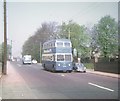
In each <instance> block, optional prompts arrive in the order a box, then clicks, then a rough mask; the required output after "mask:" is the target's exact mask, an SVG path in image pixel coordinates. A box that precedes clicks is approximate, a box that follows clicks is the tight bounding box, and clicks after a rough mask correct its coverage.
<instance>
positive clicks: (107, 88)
mask: <svg viewBox="0 0 120 101" xmlns="http://www.w3.org/2000/svg"><path fill="white" fill-rule="evenodd" d="M88 84H90V85H93V86H96V87H98V88H101V89H105V90H108V91H111V92H113V91H114V90H112V89H110V88H106V87H103V86H99V85H97V84H94V83H91V82H89V83H88Z"/></svg>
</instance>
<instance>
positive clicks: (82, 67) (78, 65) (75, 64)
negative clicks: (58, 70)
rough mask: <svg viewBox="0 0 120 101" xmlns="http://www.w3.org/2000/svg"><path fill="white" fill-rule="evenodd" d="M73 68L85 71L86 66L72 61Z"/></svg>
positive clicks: (77, 70)
mask: <svg viewBox="0 0 120 101" xmlns="http://www.w3.org/2000/svg"><path fill="white" fill-rule="evenodd" d="M73 70H74V71H76V72H84V73H85V72H86V67H85V66H84V64H82V63H74V65H73Z"/></svg>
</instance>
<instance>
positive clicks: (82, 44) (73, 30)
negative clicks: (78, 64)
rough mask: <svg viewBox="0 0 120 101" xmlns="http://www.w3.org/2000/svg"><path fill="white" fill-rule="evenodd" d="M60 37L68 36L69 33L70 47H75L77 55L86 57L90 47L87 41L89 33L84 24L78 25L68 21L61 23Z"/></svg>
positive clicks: (88, 40)
mask: <svg viewBox="0 0 120 101" xmlns="http://www.w3.org/2000/svg"><path fill="white" fill-rule="evenodd" d="M60 33H61V34H60V36H61V38H69V34H70V40H71V42H72V47H73V48H75V49H77V51H78V55H79V56H81V57H88V56H89V53H90V52H89V51H90V48H89V47H88V46H89V42H90V37H89V34H88V33H87V31H86V27H85V26H80V25H79V24H77V23H75V22H73V21H69V23H68V24H67V23H65V22H64V23H63V24H62V26H61V32H60Z"/></svg>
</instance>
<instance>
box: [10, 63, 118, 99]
mask: <svg viewBox="0 0 120 101" xmlns="http://www.w3.org/2000/svg"><path fill="white" fill-rule="evenodd" d="M11 64H12V65H13V67H14V69H15V70H16V71H17V72H18V73H19V74H20V75H21V77H22V78H23V79H24V80H25V82H26V84H27V85H28V87H29V88H30V89H31V91H32V92H33V93H34V94H35V95H36V97H37V98H38V99H44V98H45V99H118V79H117V78H112V77H106V76H101V75H95V74H91V73H77V72H72V73H52V72H49V71H45V70H44V69H43V67H42V66H41V65H39V64H32V65H22V63H21V62H12V63H11Z"/></svg>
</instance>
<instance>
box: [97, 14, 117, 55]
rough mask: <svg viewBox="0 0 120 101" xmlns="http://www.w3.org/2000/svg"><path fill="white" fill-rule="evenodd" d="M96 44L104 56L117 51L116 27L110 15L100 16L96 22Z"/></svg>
mask: <svg viewBox="0 0 120 101" xmlns="http://www.w3.org/2000/svg"><path fill="white" fill-rule="evenodd" d="M96 27H97V33H98V44H99V45H100V49H101V52H102V54H103V56H104V57H108V56H110V55H114V54H115V53H118V30H117V29H118V27H117V22H116V21H115V19H113V18H111V17H110V16H108V15H107V16H105V17H103V18H101V20H100V21H99V23H98V24H97V26H96Z"/></svg>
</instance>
